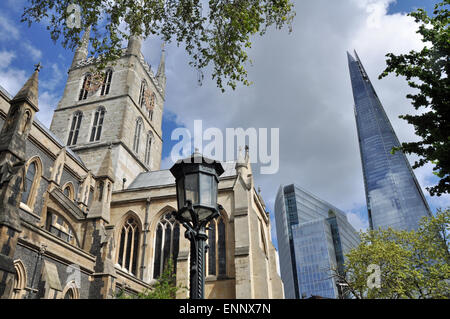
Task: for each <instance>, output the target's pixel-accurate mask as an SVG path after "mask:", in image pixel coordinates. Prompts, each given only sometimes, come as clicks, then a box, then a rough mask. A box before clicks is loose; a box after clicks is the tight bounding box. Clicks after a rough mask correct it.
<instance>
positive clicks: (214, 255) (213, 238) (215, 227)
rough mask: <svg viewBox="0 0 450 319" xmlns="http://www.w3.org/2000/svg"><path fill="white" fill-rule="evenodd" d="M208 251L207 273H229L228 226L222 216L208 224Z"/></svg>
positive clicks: (222, 274) (220, 274) (221, 274)
mask: <svg viewBox="0 0 450 319" xmlns="http://www.w3.org/2000/svg"><path fill="white" fill-rule="evenodd" d="M208 228H209V230H208V246H209V249H208V252H207V253H206V263H207V274H208V275H211V276H217V275H219V276H225V275H226V274H227V258H226V226H225V219H224V217H223V216H220V217H219V218H218V219H216V220H212V221H211V222H210V223H209V225H208Z"/></svg>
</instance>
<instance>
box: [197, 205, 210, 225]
mask: <svg viewBox="0 0 450 319" xmlns="http://www.w3.org/2000/svg"><path fill="white" fill-rule="evenodd" d="M195 211H196V213H197V214H198V220H199V221H200V222H201V221H203V220H205V219H207V218H208V217H209V216H210V215H211V214H212V213H213V212H212V211H211V210H210V209H207V208H200V207H199V208H197V209H196V210H195Z"/></svg>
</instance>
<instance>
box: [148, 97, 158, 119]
mask: <svg viewBox="0 0 450 319" xmlns="http://www.w3.org/2000/svg"><path fill="white" fill-rule="evenodd" d="M155 105H156V94H155V93H154V92H153V93H152V95H151V97H150V107H149V108H148V118H149V119H150V121H153V110H154V109H155Z"/></svg>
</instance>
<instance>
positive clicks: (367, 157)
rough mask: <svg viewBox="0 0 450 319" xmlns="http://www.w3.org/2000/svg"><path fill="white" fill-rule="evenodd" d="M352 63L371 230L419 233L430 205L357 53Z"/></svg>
mask: <svg viewBox="0 0 450 319" xmlns="http://www.w3.org/2000/svg"><path fill="white" fill-rule="evenodd" d="M348 63H349V68H350V77H351V82H352V87H353V97H354V100H355V117H356V126H357V130H358V139H359V147H360V152H361V161H362V168H363V175H364V186H365V191H366V201H367V209H368V214H369V224H370V227H371V228H372V229H377V228H379V227H381V228H387V227H392V228H394V229H405V230H412V229H417V227H418V225H419V221H420V219H421V218H422V217H423V216H427V215H429V214H430V209H429V207H428V204H427V202H426V200H425V197H424V195H423V193H422V190H421V188H420V186H419V183H418V182H417V179H416V177H415V176H414V173H413V171H412V169H411V166H410V165H409V162H408V159H407V158H406V156H405V155H404V154H403V153H402V152H396V153H395V154H394V155H393V154H391V149H392V148H393V147H398V146H400V143H399V141H398V139H397V136H396V135H395V132H394V130H393V128H392V126H391V123H390V122H389V119H388V117H387V115H386V113H385V111H384V109H383V106H382V104H381V102H380V100H379V98H378V96H377V93H376V92H375V90H374V88H373V86H372V83H371V82H370V80H369V77H368V76H367V73H366V71H365V70H364V67H363V65H362V63H361V60H360V59H359V57H358V55H357V54H356V52H355V58H354V57H352V56H351V55H350V54H349V53H348Z"/></svg>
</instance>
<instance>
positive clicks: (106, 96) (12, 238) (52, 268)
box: [0, 30, 284, 299]
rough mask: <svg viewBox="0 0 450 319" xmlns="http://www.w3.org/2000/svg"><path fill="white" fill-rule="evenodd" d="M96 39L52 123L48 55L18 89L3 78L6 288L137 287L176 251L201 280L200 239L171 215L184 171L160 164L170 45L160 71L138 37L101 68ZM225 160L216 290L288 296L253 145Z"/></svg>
mask: <svg viewBox="0 0 450 319" xmlns="http://www.w3.org/2000/svg"><path fill="white" fill-rule="evenodd" d="M88 42H89V30H87V32H86V33H85V35H84V37H83V40H82V44H81V45H80V47H79V48H77V50H76V52H75V55H74V58H73V62H72V65H71V67H70V69H69V72H68V78H67V83H66V86H65V89H64V93H63V96H62V98H61V100H60V102H59V103H58V105H57V106H56V109H55V112H54V115H53V120H52V123H51V126H50V129H49V128H47V127H45V126H44V125H43V124H42V123H40V122H39V121H38V120H37V119H36V117H35V114H36V112H38V111H39V105H38V86H39V79H38V78H39V71H40V66H39V65H38V66H36V69H35V71H34V73H33V74H32V75H31V76H30V78H29V80H28V81H27V82H26V83H25V84H24V86H23V87H22V89H21V90H20V91H19V92H18V93H17V94H16V95H15V96H11V95H10V94H9V93H8V92H6V91H5V90H4V89H3V88H2V87H1V86H0V128H1V129H0V187H1V188H0V298H26V299H39V298H52V299H55V298H56V299H57V298H70V299H76V298H115V297H117V295H118V294H119V293H126V294H128V295H131V296H133V295H137V294H138V293H139V292H142V291H144V290H145V289H152V283H154V281H155V280H156V279H158V278H159V277H160V275H161V273H162V272H163V270H164V269H165V267H166V265H167V264H168V263H169V260H170V259H172V260H173V264H174V271H175V273H176V282H177V285H178V286H183V287H188V286H189V250H190V249H189V242H188V241H187V239H185V238H184V228H183V227H182V226H181V225H180V224H179V223H178V222H177V221H175V220H174V218H173V217H172V216H171V212H172V211H174V210H175V209H176V207H177V204H176V191H175V180H174V178H173V176H172V174H171V173H170V171H169V170H160V164H161V152H162V128H161V123H162V116H163V109H164V100H165V87H166V77H165V70H164V69H165V56H164V49H163V50H162V55H161V61H160V64H159V66H158V69H157V72H156V75H155V74H154V73H153V71H152V69H151V67H150V66H149V65H148V64H147V63H146V62H145V59H144V57H143V55H142V53H141V39H140V38H138V37H131V38H130V40H129V42H128V46H127V48H125V49H123V54H122V57H121V58H120V59H119V60H118V61H117V62H116V63H114V64H113V65H111V66H109V67H107V68H106V69H104V70H102V71H101V73H100V72H99V71H96V68H95V65H96V62H97V61H96V59H95V58H92V57H88ZM0 85H1V83H0ZM222 164H223V167H224V169H225V172H224V174H222V176H221V177H220V183H219V194H218V202H219V204H221V205H222V206H223V207H224V210H223V211H222V212H221V216H220V217H219V218H218V219H216V220H214V221H213V222H211V224H210V225H209V230H208V245H209V250H208V252H207V255H206V269H205V270H206V280H205V297H206V298H283V297H284V296H283V284H282V282H281V279H280V277H279V275H278V273H277V269H276V268H277V267H276V263H277V261H276V259H277V257H276V251H275V248H274V247H273V245H272V240H271V231H270V228H271V225H270V218H269V215H268V213H267V212H266V206H265V203H264V201H263V199H262V198H261V196H260V194H259V193H258V192H257V191H255V187H254V182H253V177H252V170H251V165H250V161H249V152H248V149H246V151H245V154H242V156H241V157H240V159H239V160H237V161H234V162H226V163H222ZM187 297H188V291H187V290H185V289H181V290H179V292H178V294H177V298H187Z"/></svg>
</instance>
